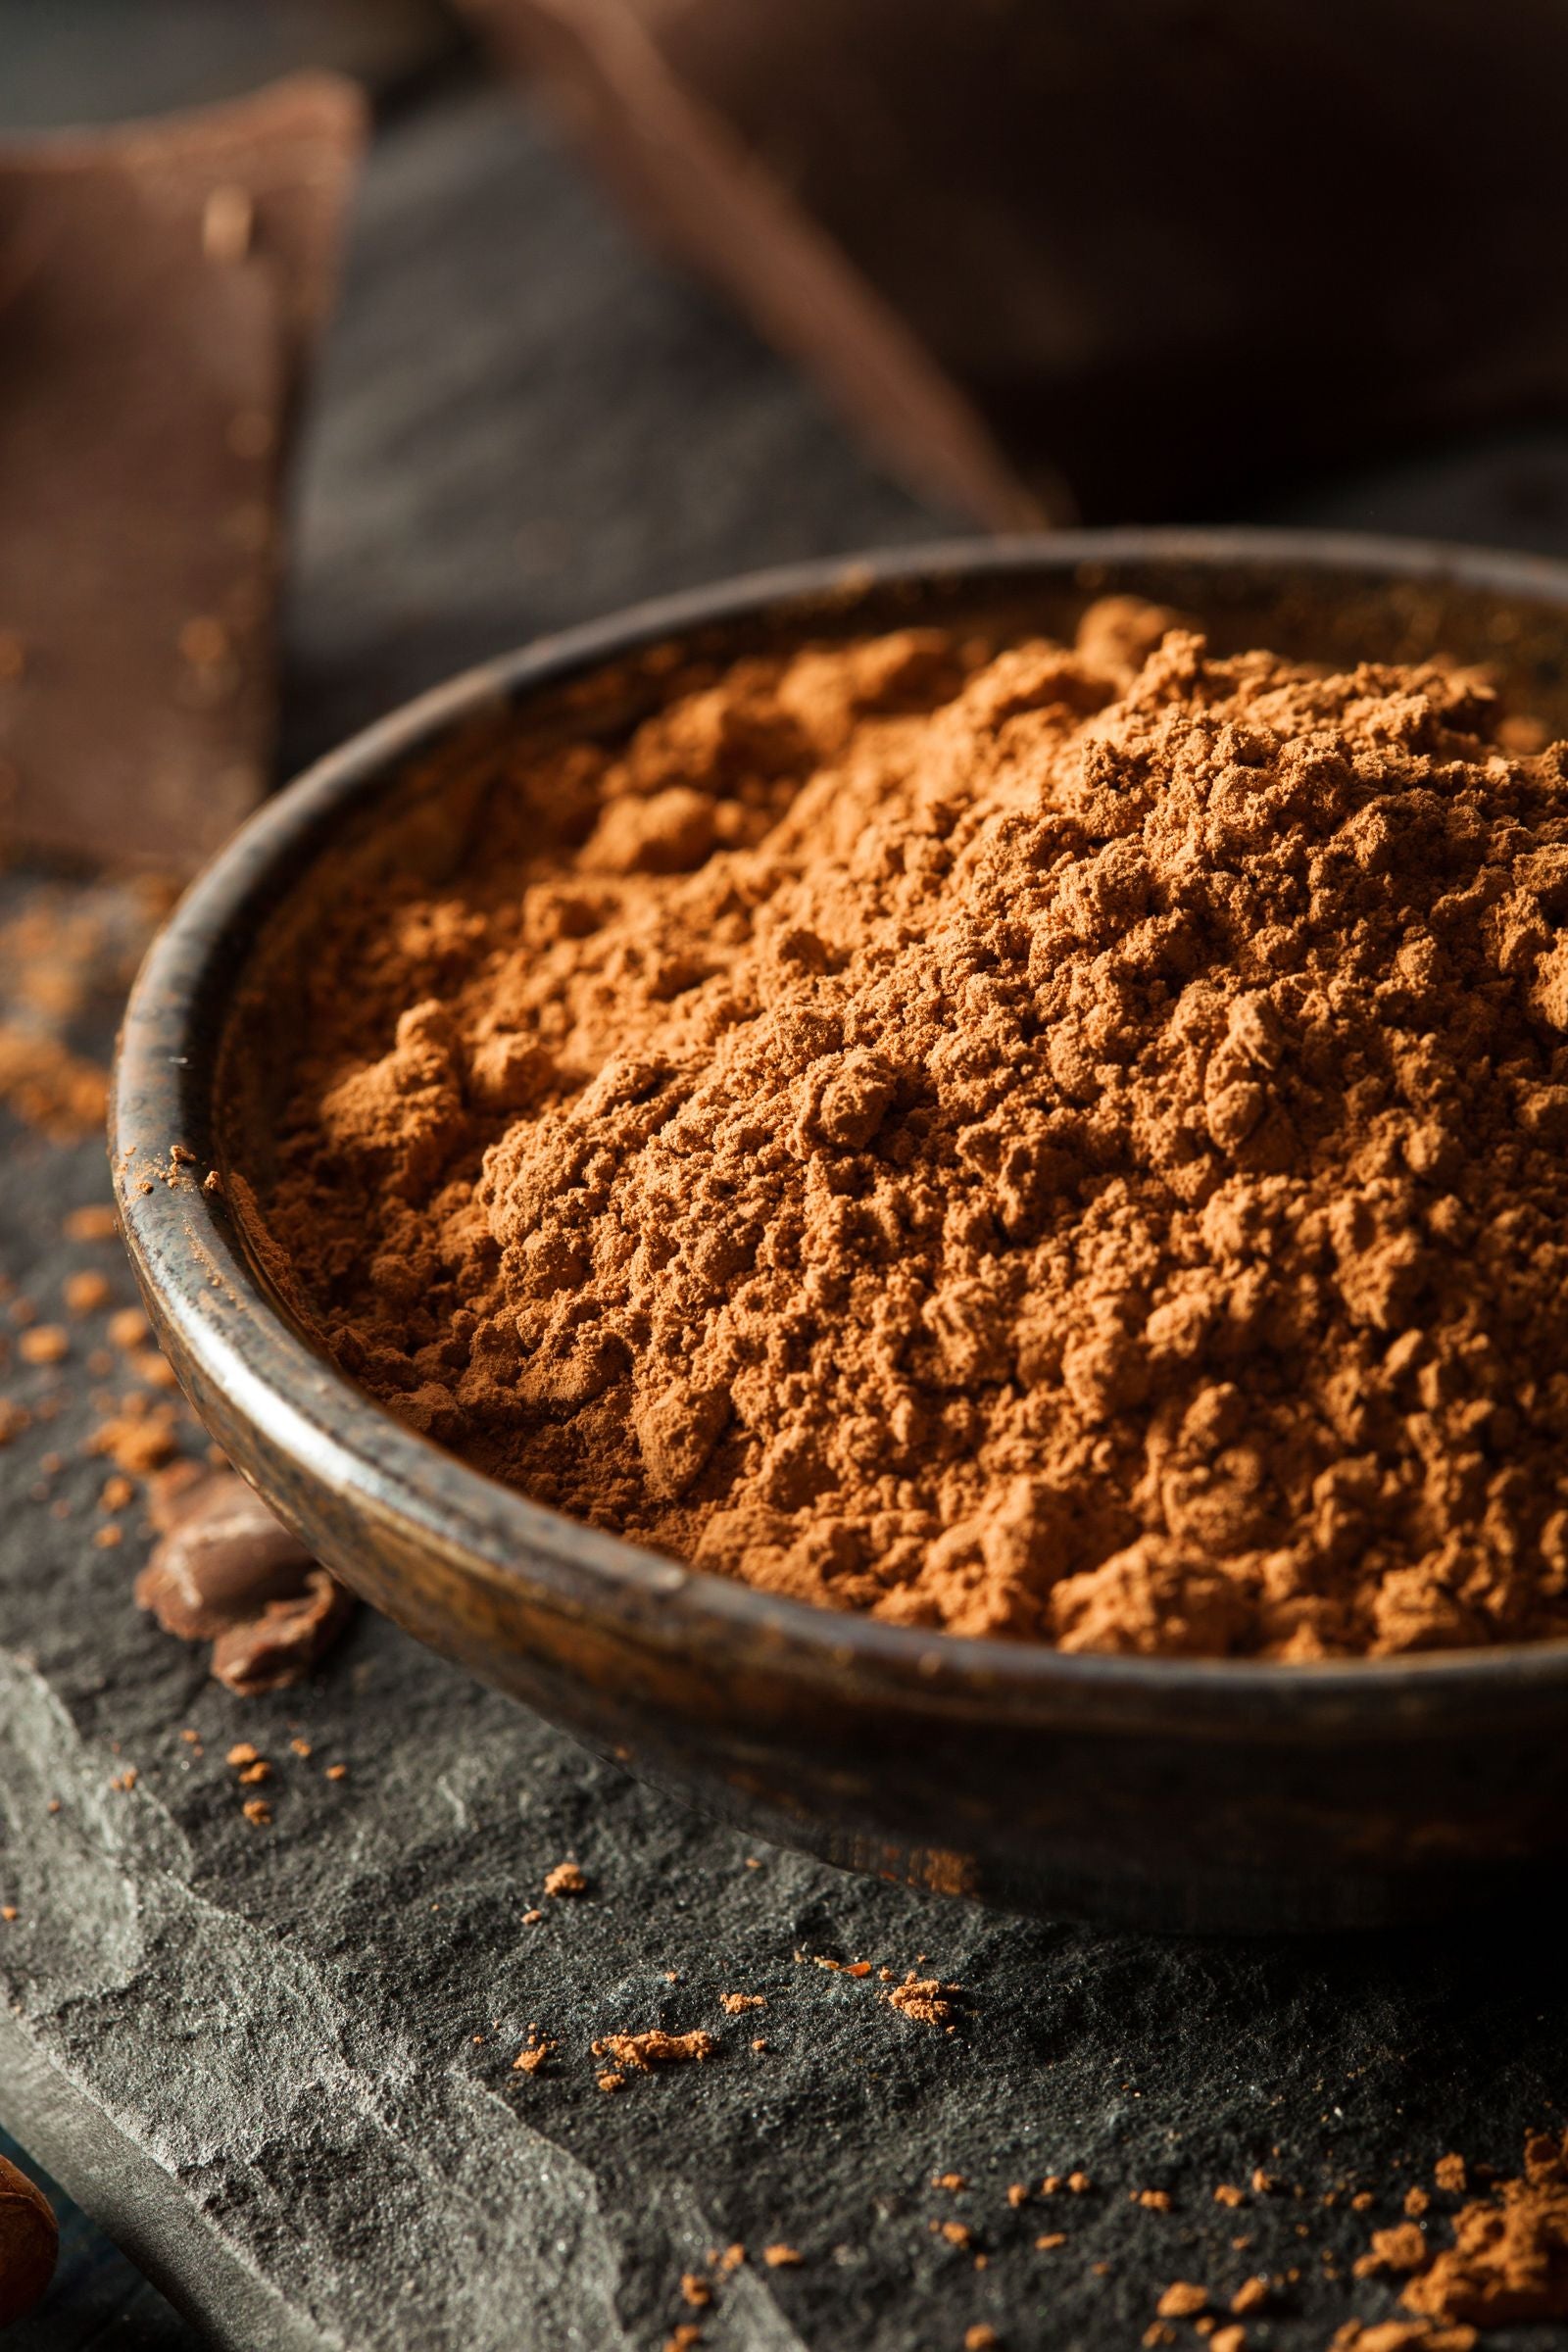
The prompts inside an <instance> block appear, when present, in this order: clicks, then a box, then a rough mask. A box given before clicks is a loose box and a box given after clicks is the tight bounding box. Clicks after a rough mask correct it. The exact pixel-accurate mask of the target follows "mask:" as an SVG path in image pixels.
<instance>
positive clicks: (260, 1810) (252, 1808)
mask: <svg viewBox="0 0 1568 2352" xmlns="http://www.w3.org/2000/svg"><path fill="white" fill-rule="evenodd" d="M240 1811H241V1812H242V1813H243V1814H244V1816H245V1818H246V1820H247V1821H248V1822H249V1823H250V1825H251V1828H252V1829H253V1830H267V1829H270V1828H271V1826H272V1808H271V1806H270V1804H269V1803H268V1801H267V1799H266V1797H265V1796H248V1797H247V1798H246V1799H245V1802H244V1803H243V1805H241V1807H240Z"/></svg>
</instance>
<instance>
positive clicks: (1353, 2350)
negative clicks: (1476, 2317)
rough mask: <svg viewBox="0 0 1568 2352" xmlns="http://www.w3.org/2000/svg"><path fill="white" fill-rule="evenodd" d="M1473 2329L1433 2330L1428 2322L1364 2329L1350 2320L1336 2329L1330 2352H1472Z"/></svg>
mask: <svg viewBox="0 0 1568 2352" xmlns="http://www.w3.org/2000/svg"><path fill="white" fill-rule="evenodd" d="M1475 2340H1476V2331H1475V2329H1474V2328H1473V2327H1431V2326H1430V2325H1429V2324H1428V2323H1427V2322H1426V2321H1424V2320H1379V2321H1377V2322H1375V2323H1374V2324H1373V2325H1372V2326H1371V2327H1363V2326H1362V2324H1361V2322H1360V2321H1359V2320H1347V2322H1346V2323H1345V2326H1344V2327H1339V2328H1336V2330H1335V2332H1334V2335H1333V2337H1332V2339H1331V2341H1330V2346H1329V2352H1472V2347H1473V2345H1474V2343H1475Z"/></svg>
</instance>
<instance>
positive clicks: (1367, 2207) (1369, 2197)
mask: <svg viewBox="0 0 1568 2352" xmlns="http://www.w3.org/2000/svg"><path fill="white" fill-rule="evenodd" d="M1376 2203H1377V2199H1376V2198H1375V2197H1374V2196H1373V2194H1372V2191H1371V2190H1370V2189H1369V2188H1358V2189H1357V2190H1356V2192H1355V2195H1354V2196H1353V2197H1352V2198H1351V2199H1350V2211H1351V2212H1352V2213H1370V2212H1371V2210H1372V2208H1373V2206H1374V2205H1375V2204H1376Z"/></svg>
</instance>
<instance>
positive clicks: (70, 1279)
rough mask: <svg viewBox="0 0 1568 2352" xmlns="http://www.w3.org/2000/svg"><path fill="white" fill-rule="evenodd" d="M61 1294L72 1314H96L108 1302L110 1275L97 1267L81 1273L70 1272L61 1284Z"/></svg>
mask: <svg viewBox="0 0 1568 2352" xmlns="http://www.w3.org/2000/svg"><path fill="white" fill-rule="evenodd" d="M60 1295H61V1297H62V1298H63V1299H64V1300H65V1302H66V1306H67V1308H68V1309H69V1311H70V1312H71V1313H72V1314H73V1315H92V1314H96V1313H97V1311H98V1309H99V1307H101V1306H104V1305H106V1304H107V1303H108V1299H109V1277H108V1275H107V1274H100V1273H99V1272H98V1271H97V1270H96V1268H89V1269H84V1270H83V1271H82V1272H81V1273H79V1274H68V1275H67V1276H66V1279H65V1281H64V1283H63V1284H62V1285H61V1290H60Z"/></svg>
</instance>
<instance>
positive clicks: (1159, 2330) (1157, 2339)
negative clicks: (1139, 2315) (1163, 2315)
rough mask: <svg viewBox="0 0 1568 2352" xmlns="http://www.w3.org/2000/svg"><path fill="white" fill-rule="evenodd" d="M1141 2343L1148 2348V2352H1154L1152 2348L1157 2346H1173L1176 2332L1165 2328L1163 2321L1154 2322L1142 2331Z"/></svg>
mask: <svg viewBox="0 0 1568 2352" xmlns="http://www.w3.org/2000/svg"><path fill="white" fill-rule="evenodd" d="M1143 2341H1144V2342H1145V2343H1146V2344H1147V2345H1148V2346H1149V2347H1150V2352H1154V2347H1156V2346H1157V2345H1160V2344H1173V2343H1174V2342H1175V2341H1176V2330H1175V2328H1174V2327H1166V2325H1165V2323H1164V2321H1163V2320H1154V2321H1153V2322H1152V2323H1151V2325H1150V2326H1149V2327H1146V2328H1145V2329H1144V2333H1143Z"/></svg>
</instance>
